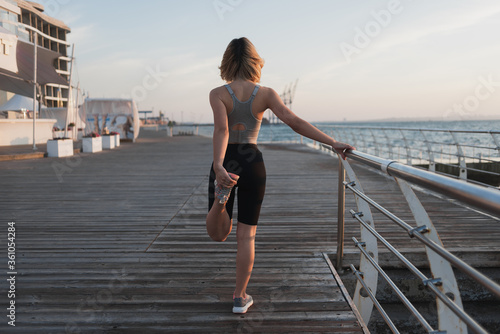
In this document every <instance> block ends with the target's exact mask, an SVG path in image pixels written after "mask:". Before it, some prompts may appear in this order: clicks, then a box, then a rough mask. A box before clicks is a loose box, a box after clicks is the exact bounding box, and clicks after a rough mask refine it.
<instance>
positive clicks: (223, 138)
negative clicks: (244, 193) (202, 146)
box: [210, 88, 236, 187]
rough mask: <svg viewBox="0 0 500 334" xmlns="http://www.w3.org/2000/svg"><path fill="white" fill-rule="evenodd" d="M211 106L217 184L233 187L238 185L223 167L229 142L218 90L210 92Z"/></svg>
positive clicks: (222, 104) (225, 117)
mask: <svg viewBox="0 0 500 334" xmlns="http://www.w3.org/2000/svg"><path fill="white" fill-rule="evenodd" d="M210 106H211V107H212V111H213V114H214V135H213V154H214V171H215V175H216V179H217V183H218V184H221V185H223V186H225V187H231V186H234V185H235V184H236V181H234V180H233V179H232V178H231V177H230V176H229V175H228V174H227V171H226V169H225V168H224V167H223V166H222V164H223V162H224V157H225V154H226V148H227V143H228V140H229V130H228V124H227V112H226V106H225V105H224V103H223V102H222V100H221V98H220V95H219V90H218V89H217V88H216V89H213V90H212V91H211V92H210Z"/></svg>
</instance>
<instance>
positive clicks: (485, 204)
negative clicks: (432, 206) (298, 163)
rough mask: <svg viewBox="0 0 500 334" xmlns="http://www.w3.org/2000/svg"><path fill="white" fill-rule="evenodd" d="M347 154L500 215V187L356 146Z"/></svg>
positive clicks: (393, 174)
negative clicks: (424, 168)
mask: <svg viewBox="0 0 500 334" xmlns="http://www.w3.org/2000/svg"><path fill="white" fill-rule="evenodd" d="M325 147H326V148H328V149H331V148H330V147H329V146H326V145H325ZM346 155H347V157H349V158H351V159H352V160H355V161H359V162H361V163H363V164H365V165H367V166H370V167H373V168H375V169H379V170H381V171H383V172H386V173H387V174H389V175H390V176H394V177H398V178H401V179H403V180H405V181H408V182H411V183H414V184H416V185H418V186H421V187H424V188H427V189H429V190H432V191H435V192H438V193H440V194H443V195H446V196H449V197H451V198H453V199H456V200H459V201H462V202H464V203H467V204H470V205H472V206H474V207H476V208H478V209H482V210H485V211H487V212H488V213H490V214H493V215H495V216H497V217H500V191H499V190H495V189H491V188H486V187H481V186H478V185H475V184H471V183H467V182H464V181H460V180H456V179H453V178H451V177H447V176H443V175H440V174H436V173H432V172H428V171H426V170H422V169H419V168H415V167H411V166H407V165H405V164H402V163H399V162H397V161H394V160H389V159H384V158H380V157H376V156H373V155H370V154H367V153H363V152H359V151H356V150H354V151H349V152H347V153H346Z"/></svg>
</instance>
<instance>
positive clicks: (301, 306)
mask: <svg viewBox="0 0 500 334" xmlns="http://www.w3.org/2000/svg"><path fill="white" fill-rule="evenodd" d="M261 149H262V151H263V153H264V159H265V160H266V167H267V173H268V186H267V190H266V197H265V201H264V206H263V210H262V214H261V219H260V223H259V228H258V233H257V241H256V248H257V256H256V261H255V269H254V273H253V275H252V279H251V281H250V285H249V288H248V293H250V294H252V296H254V299H255V305H254V306H253V307H252V308H251V309H250V311H249V312H248V313H247V314H246V315H234V314H232V313H231V307H232V292H233V289H234V274H235V268H234V267H235V249H236V241H235V235H234V231H233V233H232V235H231V236H230V237H229V238H228V240H227V241H226V242H225V243H215V242H212V241H211V240H210V239H209V238H208V237H207V235H206V232H205V226H204V218H205V215H206V211H207V199H206V189H207V185H208V169H209V166H210V163H211V141H210V140H209V139H207V138H201V137H173V138H167V137H163V136H162V135H161V134H158V133H152V132H147V131H143V134H142V135H141V138H140V140H139V141H138V142H137V143H135V144H124V145H122V146H121V147H119V148H117V149H115V150H113V151H108V152H102V153H98V154H93V155H91V154H80V155H78V156H77V157H74V158H68V159H51V158H45V159H38V160H23V161H4V162H0V175H1V176H0V193H1V194H0V218H1V221H2V222H1V225H2V226H4V228H3V230H4V237H3V238H1V239H0V248H1V249H3V250H4V252H5V250H6V239H7V238H6V236H7V227H8V226H7V223H8V222H9V221H13V222H15V223H16V225H15V226H16V240H15V241H16V271H17V275H16V298H15V301H16V328H15V329H14V328H9V326H7V320H5V315H3V318H4V321H3V322H2V323H1V324H0V332H2V333H3V332H6V330H7V332H12V333H14V332H15V333H34V332H36V333H294V332H297V333H298V332H301V333H337V332H342V333H363V329H362V325H361V324H360V322H359V321H358V320H357V318H356V316H355V314H354V313H353V311H352V309H351V307H350V306H349V304H348V303H347V302H346V300H345V298H344V296H343V293H342V291H341V289H340V288H339V286H338V284H337V282H336V280H335V278H334V275H333V274H332V271H331V269H330V266H329V265H328V262H329V261H328V256H325V254H327V255H328V254H334V253H335V250H336V216H337V213H336V202H337V199H336V189H337V188H336V187H337V185H336V179H337V173H336V169H337V160H336V159H334V158H332V157H329V156H327V155H322V154H318V153H316V152H311V151H309V150H307V149H303V148H301V147H299V146H290V145H289V146H287V147H286V148H284V147H281V146H277V145H262V146H261ZM357 169H359V173H360V178H363V179H366V180H367V181H366V182H367V183H369V186H368V185H366V186H365V190H367V193H368V194H369V195H373V196H374V197H375V198H379V199H382V198H386V199H389V201H388V206H389V207H392V208H393V209H394V211H396V212H397V213H401V217H402V218H408V214H407V213H406V212H405V211H404V209H405V205H404V204H402V203H401V200H400V199H399V200H398V199H397V196H396V195H393V194H394V193H395V189H394V188H393V187H394V185H392V184H391V183H389V182H387V180H386V179H385V178H384V177H382V176H380V175H378V174H375V173H371V172H369V171H367V170H365V169H364V168H357ZM369 189H371V190H369ZM370 192H372V194H370ZM386 202H387V201H386ZM423 202H424V204H425V205H426V206H428V207H429V208H430V211H431V215H432V214H436V215H437V216H439V217H440V218H442V219H441V221H440V222H439V223H438V222H437V221H435V224H436V225H437V226H438V228H443V229H444V230H450V228H452V233H449V234H446V233H441V230H440V233H441V235H442V239H443V241H444V243H445V245H446V246H450V247H452V248H455V249H463V250H464V251H465V250H469V249H473V248H475V247H476V246H478V245H481V247H479V248H480V249H481V250H483V251H486V252H493V251H498V248H500V246H499V245H498V240H499V237H500V224H498V222H497V221H496V220H494V219H492V218H488V217H486V216H482V215H480V214H478V213H476V212H473V211H470V210H467V209H465V208H463V207H460V206H456V205H454V204H453V203H449V202H446V201H442V200H438V199H436V198H435V197H432V196H427V195H425V196H423ZM445 205H446V206H445ZM346 207H347V208H351V207H353V199H352V196H348V200H347V204H346ZM375 217H376V219H377V218H379V219H380V221H381V222H380V224H379V226H382V230H383V231H384V229H385V232H386V233H387V236H388V238H389V239H392V241H394V242H395V243H396V244H400V245H404V246H405V247H406V248H412V247H415V248H417V247H418V246H417V245H416V244H415V243H413V242H409V241H408V239H407V238H406V237H405V235H404V233H396V232H400V231H397V230H396V228H394V227H393V225H389V224H388V223H387V222H385V221H384V219H383V218H382V217H380V216H379V215H377V214H375ZM432 218H434V217H432ZM410 221H411V219H410ZM377 224H378V222H377ZM384 224H386V225H387V226H386V225H384ZM478 225H480V226H481V227H480V228H477V226H478ZM346 229H347V231H346V240H350V236H351V235H357V231H359V227H358V226H357V224H356V223H355V222H354V221H353V220H348V223H347V227H346ZM471 230H474V231H479V230H482V231H488V233H487V234H484V233H482V234H479V233H474V234H471ZM351 249H353V247H352V246H350V244H348V248H347V251H348V252H349V251H350V250H351ZM6 255H7V254H5V256H4V259H5V262H6V261H7V260H6ZM496 259H497V257H496V258H495V256H493V258H492V261H493V262H495V261H496ZM4 276H6V273H5V271H4V272H3V273H2V279H1V280H0V281H1V283H0V289H1V291H0V294H1V295H2V296H3V297H2V304H3V305H7V304H6V302H4V300H5V299H4V298H5V296H6V295H7V290H8V286H7V283H6V279H5V277H4ZM7 278H8V277H7ZM3 309H4V311H3V312H6V310H5V308H3ZM9 330H10V331H9Z"/></svg>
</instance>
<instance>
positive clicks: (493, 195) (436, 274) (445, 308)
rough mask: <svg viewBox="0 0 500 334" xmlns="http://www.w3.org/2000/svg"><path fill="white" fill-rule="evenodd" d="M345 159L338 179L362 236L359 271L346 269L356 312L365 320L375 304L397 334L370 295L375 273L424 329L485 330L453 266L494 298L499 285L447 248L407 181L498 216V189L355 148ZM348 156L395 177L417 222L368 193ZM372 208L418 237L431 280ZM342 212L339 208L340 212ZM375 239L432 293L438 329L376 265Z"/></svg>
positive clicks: (341, 219) (339, 263)
mask: <svg viewBox="0 0 500 334" xmlns="http://www.w3.org/2000/svg"><path fill="white" fill-rule="evenodd" d="M321 147H322V148H323V149H325V150H328V151H329V152H331V153H332V154H333V152H332V150H331V148H330V147H329V146H326V145H322V146H321ZM347 157H348V159H347V160H340V161H341V162H340V164H339V166H340V167H339V183H341V184H342V185H343V186H344V187H345V189H346V190H349V191H350V192H352V193H353V195H354V196H355V198H356V203H357V206H358V210H357V211H355V210H350V213H351V215H352V217H353V218H354V219H355V220H357V221H358V222H359V224H360V226H361V230H360V231H361V240H360V241H358V239H356V238H353V242H354V245H355V246H356V247H357V248H358V249H359V251H360V256H361V258H360V264H359V269H356V268H355V267H354V265H352V264H351V265H350V267H351V269H352V270H353V274H354V275H355V276H356V278H357V286H356V289H355V292H354V296H353V300H354V301H357V305H356V306H357V308H358V309H359V310H360V314H361V315H362V317H363V320H364V321H365V322H368V320H369V319H370V315H371V312H372V309H373V307H376V308H377V309H378V310H379V312H380V314H381V316H382V318H383V319H384V320H385V321H386V323H387V325H388V326H389V328H390V329H391V331H392V332H393V333H398V332H399V331H398V330H397V328H396V327H395V325H394V323H393V322H392V321H391V320H390V319H389V321H388V319H387V317H388V316H387V313H386V312H385V311H383V310H381V308H382V306H381V305H380V303H379V302H377V301H375V300H376V299H374V298H376V290H377V277H378V275H381V276H382V278H383V279H384V280H385V281H386V282H387V283H388V285H389V286H390V287H391V289H392V290H393V291H394V293H395V294H396V295H397V296H398V297H399V299H400V300H401V301H402V302H403V304H404V305H405V306H406V307H407V309H408V310H409V311H410V313H411V314H412V315H413V316H414V317H415V318H416V319H417V320H418V322H419V323H420V324H421V326H422V327H423V329H424V330H425V331H426V332H427V333H455V332H466V331H467V328H469V330H471V331H472V332H474V333H482V334H485V333H488V332H487V331H486V330H485V329H484V328H483V327H482V326H481V325H480V324H478V323H477V322H476V321H475V320H474V319H473V318H472V317H471V316H470V315H469V314H467V313H466V312H465V311H464V308H463V306H462V301H461V296H460V292H459V290H458V285H457V283H456V278H455V274H454V272H453V270H452V266H453V267H454V268H456V269H458V270H459V271H461V272H462V273H464V274H465V275H467V276H469V277H470V278H472V279H473V280H474V281H476V282H477V283H478V284H479V285H481V286H483V287H484V288H486V289H487V290H489V291H490V292H491V293H492V294H493V295H494V296H496V297H497V298H500V285H498V284H497V283H496V282H494V281H493V280H492V279H490V278H488V277H487V276H485V275H484V274H482V273H481V272H479V271H478V270H476V269H475V268H473V267H472V266H470V265H469V264H467V263H465V262H464V261H463V260H461V259H460V258H458V257H457V256H455V255H453V254H452V253H450V252H449V251H448V250H446V248H445V247H444V246H443V244H442V243H441V241H440V238H439V235H438V232H437V230H436V229H435V227H434V225H433V223H432V221H431V220H430V218H429V216H428V215H427V213H426V211H425V209H424V207H423V206H422V204H421V203H420V201H419V200H418V198H417V197H416V195H415V194H414V192H413V190H412V189H411V187H410V186H409V185H408V183H407V182H410V183H412V184H415V185H417V186H419V187H422V188H425V189H428V190H431V191H434V192H437V193H440V194H442V195H445V196H446V197H447V198H450V199H454V200H458V201H461V202H464V203H467V204H469V205H471V206H473V207H475V208H477V209H479V210H482V211H485V212H487V213H488V214H490V215H493V216H497V217H500V191H499V190H496V189H492V188H487V187H483V186H478V185H475V184H471V183H467V182H464V181H462V180H457V179H454V178H451V177H448V176H443V175H439V174H436V173H432V172H429V171H425V170H422V169H419V168H415V167H411V166H407V165H405V164H402V163H400V162H397V161H395V160H388V159H384V158H381V157H378V156H372V155H370V154H366V153H363V152H360V151H357V150H356V151H350V152H347ZM349 160H352V161H356V162H359V163H361V164H363V165H365V166H368V167H370V168H374V169H377V170H379V171H382V172H384V173H385V174H387V175H388V176H390V177H393V178H394V179H395V181H396V182H397V183H398V185H399V186H400V188H401V191H402V193H403V195H404V198H405V199H406V201H407V202H408V205H409V207H410V210H411V212H412V214H413V217H414V218H415V222H416V224H417V226H416V227H413V226H411V225H410V224H408V223H407V222H405V221H404V220H402V219H401V218H399V217H397V216H396V215H395V214H394V213H392V212H391V211H389V210H388V209H386V208H385V207H383V206H382V205H381V204H379V203H377V202H376V201H375V200H373V199H372V198H370V197H369V196H367V195H366V194H365V192H364V191H363V189H362V187H361V184H360V182H359V180H358V178H357V176H356V173H355V172H354V170H353V169H352V167H351V165H350V163H349ZM344 175H347V177H348V179H349V181H346V180H345V179H344ZM339 189H340V188H339ZM343 196H345V194H344V192H340V191H339V201H338V202H339V208H338V210H339V216H338V217H339V221H338V229H339V231H338V236H339V238H338V245H337V269H339V270H342V266H343V249H344V245H343V243H344V240H343V235H344V215H343V212H344V210H345V209H344V205H345V204H344V203H345V199H344V198H341V197H343ZM370 208H374V209H376V210H377V211H378V212H380V213H382V214H383V215H384V216H385V217H387V218H389V220H390V221H392V222H393V223H395V224H396V225H397V226H399V227H400V228H402V229H403V230H404V231H405V232H406V233H407V234H408V237H409V238H413V239H416V240H418V241H420V242H421V243H422V244H423V245H424V247H425V249H426V253H427V258H428V262H429V267H430V269H431V272H432V278H429V277H427V276H425V275H424V274H423V273H421V272H420V271H419V270H418V269H417V268H416V266H415V265H413V264H412V263H411V262H410V261H409V260H408V259H407V258H406V257H404V256H403V255H402V254H401V253H400V252H399V251H398V250H397V249H396V247H394V246H393V245H392V244H391V243H390V242H388V241H387V240H386V239H384V238H383V237H382V236H381V235H380V234H379V233H378V232H377V230H376V228H375V224H374V222H373V218H372V213H371V210H370ZM340 211H342V214H341V213H340ZM340 236H341V237H340ZM373 239H375V242H373ZM377 242H380V243H381V244H383V245H384V246H385V247H386V248H387V249H388V250H389V251H390V252H391V253H392V254H394V255H395V256H396V257H397V258H398V259H399V260H400V261H401V262H402V263H403V264H404V266H405V267H407V268H408V269H409V270H410V272H411V273H413V274H414V275H415V276H416V277H417V278H418V279H419V280H420V281H421V283H422V284H423V285H424V286H425V287H426V288H427V289H428V290H429V291H430V292H431V293H432V294H433V295H434V296H435V297H436V303H437V309H438V312H437V314H438V317H439V326H440V328H439V330H436V329H433V328H432V327H431V326H430V325H429V323H428V322H427V321H426V320H425V319H424V318H423V316H422V315H421V314H420V313H419V312H418V311H417V310H416V308H415V307H414V306H413V305H411V303H410V302H409V301H408V299H407V298H406V297H405V296H404V295H403V294H402V292H401V291H400V290H399V289H398V288H397V286H396V285H395V284H394V283H393V282H392V280H391V279H390V278H389V276H388V275H387V274H386V273H385V272H384V270H383V269H382V268H381V266H380V265H379V264H378V249H377ZM339 252H342V253H339Z"/></svg>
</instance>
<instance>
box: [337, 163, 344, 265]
mask: <svg viewBox="0 0 500 334" xmlns="http://www.w3.org/2000/svg"><path fill="white" fill-rule="evenodd" d="M341 159H342V158H341V157H340V156H339V184H338V209H337V210H338V212H337V263H336V267H337V268H336V269H337V271H338V272H341V271H342V260H343V258H344V213H345V186H344V181H345V169H344V165H343V164H342V160H341Z"/></svg>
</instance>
